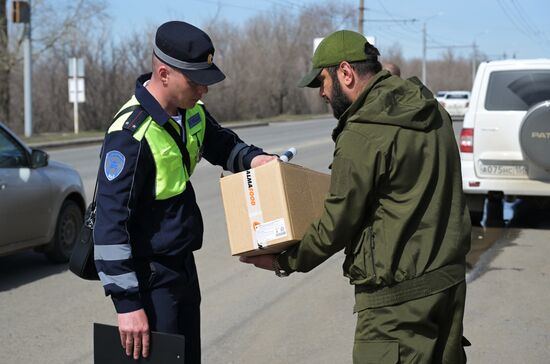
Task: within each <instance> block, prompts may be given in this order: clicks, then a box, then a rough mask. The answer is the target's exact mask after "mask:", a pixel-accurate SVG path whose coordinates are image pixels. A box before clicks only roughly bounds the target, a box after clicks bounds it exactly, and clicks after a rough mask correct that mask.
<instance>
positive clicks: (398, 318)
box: [353, 281, 470, 364]
mask: <svg viewBox="0 0 550 364" xmlns="http://www.w3.org/2000/svg"><path fill="white" fill-rule="evenodd" d="M465 299H466V283H465V282H464V281H463V282H461V283H459V284H457V285H455V286H453V287H451V288H449V289H447V290H445V291H442V292H439V293H436V294H433V295H430V296H427V297H422V298H419V299H415V300H411V301H407V302H403V303H400V304H396V305H393V306H386V307H379V308H368V309H364V310H362V311H359V312H358V313H357V327H356V331H355V342H354V346H353V363H354V364H375V363H376V364H397V363H399V364H413V363H414V364H424V363H426V364H427V363H430V364H431V363H433V364H440V363H444V364H463V363H466V354H465V352H464V346H468V345H470V343H469V342H468V341H467V340H466V339H465V338H463V336H462V331H463V329H462V319H463V317H464V303H465Z"/></svg>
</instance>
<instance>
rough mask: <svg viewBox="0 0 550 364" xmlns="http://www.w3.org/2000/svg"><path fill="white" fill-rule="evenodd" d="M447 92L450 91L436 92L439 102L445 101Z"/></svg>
mask: <svg viewBox="0 0 550 364" xmlns="http://www.w3.org/2000/svg"><path fill="white" fill-rule="evenodd" d="M447 92H449V91H437V93H436V94H435V99H436V100H437V101H439V102H441V101H443V99H444V98H445V95H447Z"/></svg>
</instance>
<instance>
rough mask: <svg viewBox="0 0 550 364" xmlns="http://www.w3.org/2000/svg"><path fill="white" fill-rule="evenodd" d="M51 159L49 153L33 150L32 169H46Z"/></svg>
mask: <svg viewBox="0 0 550 364" xmlns="http://www.w3.org/2000/svg"><path fill="white" fill-rule="evenodd" d="M49 158H50V156H49V155H48V153H46V152H44V151H42V150H39V149H33V150H32V154H31V168H40V167H46V166H47V165H48V159H49Z"/></svg>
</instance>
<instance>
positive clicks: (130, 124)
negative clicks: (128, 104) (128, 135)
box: [122, 107, 149, 133]
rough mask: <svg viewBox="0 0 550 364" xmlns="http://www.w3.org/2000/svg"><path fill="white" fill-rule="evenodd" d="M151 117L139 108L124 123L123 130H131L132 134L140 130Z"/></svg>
mask: <svg viewBox="0 0 550 364" xmlns="http://www.w3.org/2000/svg"><path fill="white" fill-rule="evenodd" d="M148 116H149V115H148V114H147V112H145V110H144V109H143V108H141V107H140V108H137V109H135V110H134V112H132V113H131V114H130V116H129V117H128V119H126V121H125V122H124V125H123V126H122V129H126V130H130V131H131V132H132V133H133V132H135V131H136V130H138V129H139V126H140V125H141V124H142V123H143V122H144V121H145V119H147V117H148Z"/></svg>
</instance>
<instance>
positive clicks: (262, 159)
mask: <svg viewBox="0 0 550 364" xmlns="http://www.w3.org/2000/svg"><path fill="white" fill-rule="evenodd" d="M275 159H277V156H276V155H266V154H260V155H257V156H255V157H254V158H252V162H250V167H252V168H256V167H259V166H261V165H262V164H266V163H267V162H271V161H272V160H275Z"/></svg>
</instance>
